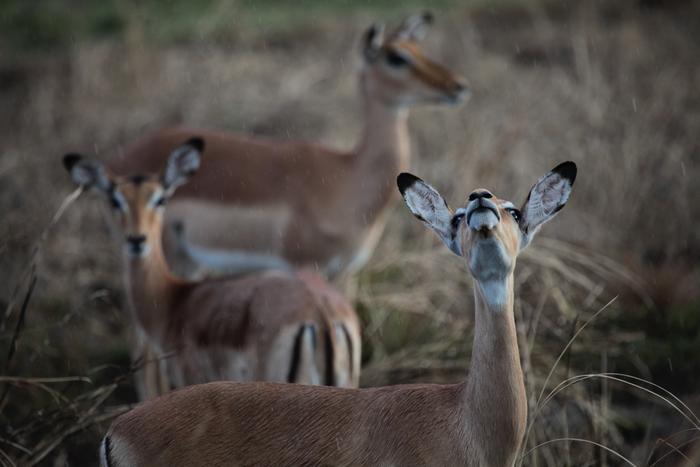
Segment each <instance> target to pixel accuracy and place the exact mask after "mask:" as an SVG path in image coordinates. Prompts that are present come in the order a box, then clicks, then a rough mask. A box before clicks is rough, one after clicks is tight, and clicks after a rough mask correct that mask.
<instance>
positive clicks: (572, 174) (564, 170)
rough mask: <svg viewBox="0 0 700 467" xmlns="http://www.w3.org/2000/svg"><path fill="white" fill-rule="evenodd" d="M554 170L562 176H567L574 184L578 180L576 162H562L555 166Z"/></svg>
mask: <svg viewBox="0 0 700 467" xmlns="http://www.w3.org/2000/svg"><path fill="white" fill-rule="evenodd" d="M552 172H554V173H557V174H559V175H560V176H561V177H562V178H565V179H567V180H568V181H569V183H571V184H572V185H573V184H574V181H575V180H576V172H577V169H576V164H575V163H574V162H571V161H566V162H562V163H561V164H559V165H558V166H556V167H554V168H553V169H552Z"/></svg>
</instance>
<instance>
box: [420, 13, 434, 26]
mask: <svg viewBox="0 0 700 467" xmlns="http://www.w3.org/2000/svg"><path fill="white" fill-rule="evenodd" d="M422 16H423V21H424V22H425V24H432V23H433V21H435V15H433V14H432V13H431V12H430V11H428V10H425V11H424V12H423V15H422Z"/></svg>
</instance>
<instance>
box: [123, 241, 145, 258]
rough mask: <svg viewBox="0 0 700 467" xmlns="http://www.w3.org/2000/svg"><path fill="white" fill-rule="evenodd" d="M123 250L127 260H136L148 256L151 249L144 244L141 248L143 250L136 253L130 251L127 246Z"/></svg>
mask: <svg viewBox="0 0 700 467" xmlns="http://www.w3.org/2000/svg"><path fill="white" fill-rule="evenodd" d="M124 250H125V251H126V255H127V256H128V257H129V258H134V259H138V258H145V257H146V256H148V254H149V253H150V252H151V247H149V246H148V244H146V245H144V246H143V249H141V251H138V252H136V251H134V250H133V249H131V248H130V247H129V245H126V246H125V247H124Z"/></svg>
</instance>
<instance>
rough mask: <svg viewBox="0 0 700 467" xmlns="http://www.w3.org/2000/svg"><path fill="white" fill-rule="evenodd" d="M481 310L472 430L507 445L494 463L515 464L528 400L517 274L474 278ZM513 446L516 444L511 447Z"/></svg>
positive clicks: (468, 396) (468, 401) (469, 385)
mask: <svg viewBox="0 0 700 467" xmlns="http://www.w3.org/2000/svg"><path fill="white" fill-rule="evenodd" d="M474 294H475V297H476V313H475V322H474V344H473V348H472V357H471V366H470V370H469V376H468V378H467V381H466V382H465V384H464V404H465V405H466V407H467V410H469V411H471V417H472V418H471V422H472V423H474V426H473V427H472V429H473V430H474V431H475V432H478V433H481V434H482V435H483V436H484V437H485V438H483V439H480V440H479V441H483V442H489V443H491V442H496V441H497V442H498V443H499V444H500V446H502V447H503V449H500V450H495V451H494V455H496V456H504V458H502V459H498V458H494V459H491V462H490V463H489V465H507V464H508V463H512V460H513V459H514V457H512V456H515V453H517V450H518V447H519V446H520V442H521V440H522V437H523V433H524V430H525V423H526V418H527V400H526V395H525V384H524V380H523V371H522V367H521V366H520V353H519V351H518V339H517V333H516V329H515V317H514V313H513V274H512V273H511V274H508V275H507V276H506V277H505V278H503V279H497V280H492V281H488V282H481V281H478V280H475V281H474ZM506 447H510V448H511V449H510V450H509V449H505V448H506Z"/></svg>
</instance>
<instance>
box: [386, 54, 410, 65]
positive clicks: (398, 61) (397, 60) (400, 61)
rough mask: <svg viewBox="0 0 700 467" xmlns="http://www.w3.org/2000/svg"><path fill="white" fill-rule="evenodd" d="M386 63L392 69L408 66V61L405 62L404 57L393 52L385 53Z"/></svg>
mask: <svg viewBox="0 0 700 467" xmlns="http://www.w3.org/2000/svg"><path fill="white" fill-rule="evenodd" d="M386 62H387V63H388V64H389V65H390V66H392V67H394V68H401V67H403V66H406V65H408V60H406V57H404V56H403V55H401V54H399V53H396V52H394V51H393V50H388V51H387V52H386Z"/></svg>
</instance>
